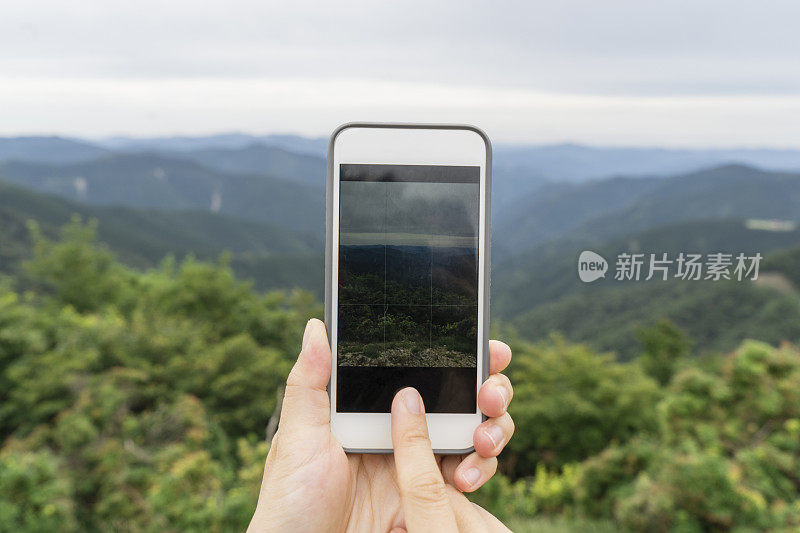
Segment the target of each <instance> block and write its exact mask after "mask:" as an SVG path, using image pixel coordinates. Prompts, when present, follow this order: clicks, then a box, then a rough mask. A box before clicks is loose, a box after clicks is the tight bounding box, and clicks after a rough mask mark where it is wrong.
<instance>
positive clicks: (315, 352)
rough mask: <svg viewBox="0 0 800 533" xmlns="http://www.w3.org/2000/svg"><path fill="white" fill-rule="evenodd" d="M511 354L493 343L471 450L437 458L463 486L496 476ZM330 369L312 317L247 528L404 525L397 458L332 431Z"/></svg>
mask: <svg viewBox="0 0 800 533" xmlns="http://www.w3.org/2000/svg"><path fill="white" fill-rule="evenodd" d="M510 360H511V350H510V349H509V348H508V346H506V345H505V344H503V343H501V342H497V341H490V343H489V369H490V370H489V371H490V374H491V375H490V376H489V378H488V379H487V380H486V382H485V383H484V384H483V385H482V386H481V389H480V391H479V393H478V407H479V408H480V410H481V411H482V412H483V413H484V414H485V415H486V416H487V417H490V418H489V420H487V421H485V422H484V423H483V424H481V425H480V426H479V427H478V428H477V429H476V430H475V434H474V437H473V443H474V446H475V451H474V452H473V453H471V454H469V455H466V456H456V455H448V456H439V457H438V458H437V460H436V461H437V465H438V468H439V470H440V471H441V475H442V479H443V481H444V482H445V483H446V484H448V485H450V486H452V487H455V488H457V489H459V490H463V491H473V490H475V489H477V488H478V487H480V486H481V485H483V483H485V482H486V481H487V480H488V479H490V478H491V477H492V476H493V475H494V473H495V471H496V469H497V459H496V457H497V455H498V454H499V453H500V452H501V451H502V449H503V447H504V446H505V445H506V443H507V442H508V440H509V439H510V438H511V435H512V434H513V432H514V424H513V421H512V420H511V417H510V416H509V415H508V413H507V412H506V411H507V408H508V403H509V401H510V400H511V397H512V394H513V390H512V387H511V383H510V382H509V380H508V378H506V377H505V376H503V375H502V374H500V372H501V371H502V370H503V369H504V368H505V367H506V366H508V363H509V362H510ZM330 374H331V351H330V346H329V344H328V337H327V334H326V332H325V325H324V324H323V323H322V322H321V321H319V320H316V319H312V320H310V321H309V323H308V325H307V326H306V331H305V334H304V335H303V347H302V349H301V352H300V355H299V357H298V358H297V362H296V363H295V365H294V368H292V371H291V373H290V374H289V377H288V379H287V381H286V392H285V395H284V400H283V407H282V410H281V417H280V423H279V426H278V431H277V433H276V435H275V438H274V439H273V441H272V446H271V448H270V452H269V455H268V456H267V463H266V467H265V470H264V478H263V481H262V483H261V493H260V495H259V499H258V506H257V507H256V512H255V514H254V516H253V520H252V521H251V522H250V527H249V529H248V531H297V532H302V531H314V532H317V531H360V530H363V531H389V530H391V529H392V528H397V527H399V528H403V527H405V517H404V512H403V508H402V505H401V496H400V488H399V485H398V480H397V475H396V471H395V465H394V456H392V455H370V454H350V455H348V454H346V453H345V452H344V450H343V449H342V447H341V445H340V444H339V443H338V442H337V441H336V439H335V438H334V437H333V435H332V434H331V430H330V401H329V398H328V393H327V390H326V387H327V384H328V380H329V379H330ZM462 497H463V496H462Z"/></svg>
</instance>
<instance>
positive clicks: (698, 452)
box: [478, 337, 800, 531]
mask: <svg viewBox="0 0 800 533" xmlns="http://www.w3.org/2000/svg"><path fill="white" fill-rule="evenodd" d="M667 338H669V337H667ZM666 345H667V346H670V345H671V342H667V343H666ZM662 348H664V347H661V348H659V349H662ZM611 364H612V365H613V364H614V363H611ZM713 368H714V365H707V368H704V367H703V365H700V364H685V365H683V368H682V369H681V370H680V371H678V372H677V374H676V375H675V376H674V378H673V380H672V381H671V383H670V385H669V386H668V387H667V388H666V389H664V391H663V393H662V396H661V399H660V400H659V402H658V404H657V406H655V409H654V413H655V416H656V422H657V429H656V430H652V429H650V430H642V431H639V432H638V433H637V435H636V436H634V437H633V438H630V439H628V440H627V441H626V442H621V441H620V442H610V443H609V445H608V446H607V447H606V448H605V449H604V450H602V451H601V452H600V453H597V454H595V455H593V456H590V457H587V458H585V459H584V460H583V461H582V462H580V463H579V464H575V465H573V464H569V465H565V466H564V467H563V468H562V469H561V471H560V472H552V471H548V470H543V469H541V467H539V469H537V471H536V473H535V475H534V476H533V477H532V478H530V479H528V480H524V479H521V480H518V481H516V482H515V483H509V482H505V481H503V480H493V482H492V483H493V485H492V487H493V488H492V490H491V491H490V492H489V494H490V495H493V497H491V498H487V497H486V495H484V496H482V498H483V499H482V500H481V499H479V500H478V501H481V502H482V503H484V504H485V505H487V506H488V507H489V508H490V509H492V510H495V511H498V512H500V513H501V514H506V515H507V514H509V513H511V512H512V511H513V512H514V513H515V514H516V515H517V516H524V515H528V516H530V515H531V514H541V513H544V514H550V515H552V514H557V515H561V516H564V517H579V518H580V517H582V518H587V519H592V520H609V519H611V520H613V521H614V523H615V524H617V526H618V527H619V528H621V529H624V530H629V531H729V530H742V531H744V530H748V531H749V530H758V531H765V530H778V531H795V530H797V529H798V528H800V350H798V349H797V348H795V347H793V346H791V345H788V344H785V345H782V346H781V347H779V348H774V347H771V346H769V345H767V344H764V343H761V342H755V341H748V342H745V343H744V344H742V346H741V347H740V348H739V349H738V350H736V351H735V352H733V353H731V354H729V355H728V356H727V357H725V359H724V360H723V362H722V364H721V365H720V366H719V370H718V371H716V370H711V369H713ZM526 428H527V429H529V430H534V431H537V432H538V431H540V430H541V429H542V428H546V426H542V425H536V426H526ZM537 485H538V486H540V487H543V486H547V487H554V488H553V489H552V490H549V491H542V490H539V491H537V490H535V487H536V486H537ZM509 499H514V503H513V505H512V504H510V503H508V500H509ZM548 502H549V503H550V507H547V504H548ZM554 502H555V505H553V503H554Z"/></svg>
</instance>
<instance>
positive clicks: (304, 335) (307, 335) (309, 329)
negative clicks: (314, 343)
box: [300, 320, 311, 351]
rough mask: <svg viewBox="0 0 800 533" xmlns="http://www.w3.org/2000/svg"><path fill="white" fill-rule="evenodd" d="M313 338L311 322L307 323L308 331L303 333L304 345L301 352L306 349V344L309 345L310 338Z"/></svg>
mask: <svg viewBox="0 0 800 533" xmlns="http://www.w3.org/2000/svg"><path fill="white" fill-rule="evenodd" d="M310 336H311V320H309V321H308V322H306V330H305V331H304V332H303V344H302V345H301V346H300V351H303V350H305V349H306V344H308V338H309V337H310Z"/></svg>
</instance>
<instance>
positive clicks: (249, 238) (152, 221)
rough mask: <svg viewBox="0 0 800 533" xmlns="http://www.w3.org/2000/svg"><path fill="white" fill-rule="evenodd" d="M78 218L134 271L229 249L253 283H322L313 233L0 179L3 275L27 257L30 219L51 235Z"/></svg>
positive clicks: (208, 256) (0, 268)
mask: <svg viewBox="0 0 800 533" xmlns="http://www.w3.org/2000/svg"><path fill="white" fill-rule="evenodd" d="M76 214H77V215H79V216H81V217H82V219H83V220H84V221H89V220H92V219H94V220H97V221H98V230H97V231H98V238H99V240H100V241H102V242H104V243H106V244H107V245H108V246H109V248H110V249H111V250H112V251H114V252H115V253H116V254H117V256H118V257H119V258H120V259H121V260H122V261H124V262H126V263H128V264H129V265H132V266H136V267H148V266H153V265H155V264H157V263H158V262H159V261H161V259H162V258H163V257H164V256H166V255H168V254H172V255H175V256H177V257H178V258H181V257H183V256H186V255H188V254H191V255H194V256H196V257H198V258H201V259H216V258H217V257H218V256H219V255H220V254H221V253H222V252H223V251H229V252H231V253H232V254H233V266H234V268H235V269H236V270H237V272H239V273H240V274H241V275H243V276H245V277H249V278H253V279H255V280H256V282H257V284H258V286H259V287H261V288H272V287H289V286H302V287H309V288H314V289H317V288H318V287H320V286H321V283H322V270H321V264H322V249H323V245H322V242H321V241H320V240H319V239H316V238H314V237H311V236H310V235H304V234H297V233H293V232H291V231H289V230H287V229H286V228H283V227H277V226H274V225H268V224H264V223H259V222H251V221H247V220H239V219H236V218H232V217H230V216H226V215H219V214H214V213H208V212H203V211H196V210H189V211H158V210H143V209H133V208H128V207H119V206H116V207H102V206H92V205H85V204H79V203H75V202H71V201H69V200H65V199H62V198H59V197H57V196H53V195H49V194H42V193H39V192H35V191H31V190H28V189H24V188H22V187H18V186H16V185H11V184H8V183H3V182H2V181H0V271H6V272H7V271H9V270H10V269H12V268H14V267H15V265H17V264H18V262H19V261H20V260H21V259H24V258H25V257H27V256H28V254H29V253H30V247H31V242H30V236H29V233H28V229H27V222H28V221H29V220H35V221H37V223H38V224H39V225H40V227H41V228H42V230H43V231H44V232H45V234H47V235H49V236H53V235H54V234H55V233H56V232H57V228H59V227H61V226H62V225H64V224H66V223H67V222H69V221H70V219H71V218H72V216H73V215H76ZM302 274H306V277H303V276H302ZM280 282H283V283H285V284H281V283H280Z"/></svg>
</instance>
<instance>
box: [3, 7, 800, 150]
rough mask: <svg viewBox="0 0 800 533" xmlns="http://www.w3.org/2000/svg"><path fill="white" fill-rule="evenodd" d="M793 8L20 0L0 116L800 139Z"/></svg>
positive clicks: (146, 123)
mask: <svg viewBox="0 0 800 533" xmlns="http://www.w3.org/2000/svg"><path fill="white" fill-rule="evenodd" d="M798 19H800V4H799V3H797V2H794V1H793V0H775V1H773V2H770V3H769V5H768V6H765V4H763V3H758V2H735V3H732V2H729V1H721V0H713V1H710V0H706V1H697V0H695V1H692V2H687V1H683V0H681V1H678V0H676V1H672V2H641V1H621V0H607V1H604V2H590V1H582V2H579V1H573V0H564V1H560V2H544V1H536V2H522V1H518V2H501V3H497V2H485V1H477V0H469V1H455V0H449V1H442V2H430V1H425V2H422V1H418V0H409V1H405V2H363V1H359V2H352V1H346V0H343V1H337V2H308V1H292V2H285V1H284V2H265V1H225V2H223V1H212V2H194V1H193V2H188V1H184V0H180V1H171V2H160V1H159V2H156V1H153V0H142V1H137V2H132V1H108V0H105V1H96V0H88V1H83V2H78V3H71V4H65V3H63V2H57V1H55V0H50V1H43V0H39V1H29V2H15V3H11V4H9V5H7V6H4V7H3V16H2V17H0V73H2V76H3V77H4V79H3V80H2V84H3V86H2V87H0V104H2V105H3V107H4V108H6V109H9V108H17V109H19V110H20V111H19V112H13V113H12V117H11V119H10V121H9V120H6V118H7V117H5V116H4V124H3V125H2V128H3V129H4V131H5V132H6V133H8V132H12V131H32V130H36V129H41V128H44V129H45V130H64V131H66V130H69V131H75V132H78V133H80V132H84V133H93V134H94V133H97V134H100V133H103V132H105V133H111V132H129V131H130V132H139V133H157V132H170V131H181V132H200V131H204V130H213V129H215V128H222V129H226V130H230V129H254V130H256V131H264V130H276V129H278V130H284V131H286V130H291V131H298V132H313V133H315V134H321V133H326V132H327V131H328V130H329V129H330V128H331V127H333V125H335V123H336V122H338V121H340V120H341V119H342V118H344V120H350V119H353V118H380V119H395V118H396V117H400V118H401V119H403V120H418V119H419V118H420V117H422V118H428V119H429V120H443V119H451V117H456V118H457V117H463V118H461V119H460V120H473V121H476V122H479V123H481V124H482V125H487V127H488V128H492V129H493V128H495V127H497V128H498V134H499V135H501V136H503V137H505V138H508V139H510V140H541V139H547V140H563V139H575V140H590V141H593V142H604V141H605V142H612V143H613V142H627V141H626V139H632V140H634V141H637V140H641V141H645V142H656V143H671V144H676V143H678V144H685V143H705V144H720V143H740V144H741V143H744V144H752V143H759V142H760V143H768V144H770V143H772V144H795V145H796V144H798V142H799V141H798V139H797V133H793V132H792V131H791V128H789V127H788V125H787V124H786V122H787V121H786V120H785V118H784V119H781V118H780V116H779V114H778V111H777V110H776V108H777V107H779V106H782V105H788V108H787V112H789V111H791V110H794V111H795V112H796V109H797V108H796V107H795V106H796V96H797V95H800V69H798V68H796V62H797V57H800V40H798V39H797V38H796V29H795V25H796V21H797V20H798ZM26 91H32V92H30V93H27V94H26ZM259 91H266V92H259ZM226 95H227V97H226ZM243 99H244V100H243ZM721 106H722V107H721ZM734 106H743V107H734ZM244 108H249V109H250V110H251V112H250V113H249V114H248V113H247V111H246V109H244ZM23 109H24V110H25V113H26V114H27V115H28V116H29V119H27V120H26V119H25V117H24V116H23V115H22V112H21V110H23ZM340 111H345V112H344V113H343V112H340ZM80 113H83V115H82V117H83V119H82V120H77V117H78V116H81V115H80ZM48 117H49V121H48V120H47V119H48ZM226 117H227V121H226V120H225V119H226ZM412 117H413V118H412ZM614 117H616V120H614ZM609 119H611V120H612V123H616V125H617V126H618V127H616V128H615V129H614V131H609V130H608V125H609ZM677 119H680V121H682V122H683V124H680V123H677ZM734 120H735V123H736V125H737V126H736V127H735V128H732V127H731V126H732V124H733V122H734ZM601 121H602V122H601ZM738 129H743V130H747V131H737V130H738ZM649 130H651V131H649ZM681 132H683V134H682V133H681ZM787 135H788V137H787Z"/></svg>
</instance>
